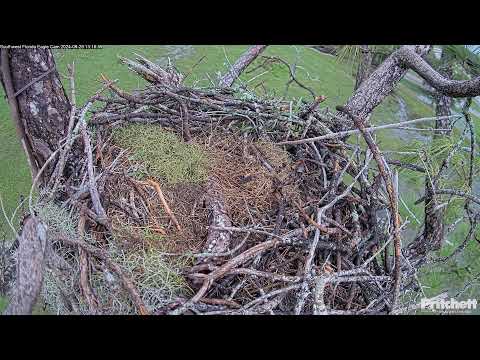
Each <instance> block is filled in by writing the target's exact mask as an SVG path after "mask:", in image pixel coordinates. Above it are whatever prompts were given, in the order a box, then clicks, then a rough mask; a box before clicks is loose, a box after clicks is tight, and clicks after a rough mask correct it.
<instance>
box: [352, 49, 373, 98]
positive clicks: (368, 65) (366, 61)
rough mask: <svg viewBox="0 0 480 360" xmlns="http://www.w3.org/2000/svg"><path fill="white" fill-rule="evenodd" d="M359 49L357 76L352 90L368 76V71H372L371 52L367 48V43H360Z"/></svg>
mask: <svg viewBox="0 0 480 360" xmlns="http://www.w3.org/2000/svg"><path fill="white" fill-rule="evenodd" d="M360 49H361V54H362V56H361V58H360V62H359V64H358V70H357V76H356V79H355V87H354V90H357V89H358V88H359V87H360V85H361V84H362V83H363V82H364V81H365V79H367V78H368V77H369V76H370V72H371V71H372V59H373V56H372V52H371V50H370V49H369V48H368V45H360Z"/></svg>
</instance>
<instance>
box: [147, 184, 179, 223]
mask: <svg viewBox="0 0 480 360" xmlns="http://www.w3.org/2000/svg"><path fill="white" fill-rule="evenodd" d="M147 184H148V185H150V186H152V187H153V188H155V190H156V191H157V194H158V198H159V199H160V201H161V202H162V205H163V208H164V209H165V211H166V213H167V214H168V216H170V219H172V222H173V224H174V225H175V227H176V228H177V230H178V231H182V228H181V227H180V224H179V223H178V220H177V218H176V217H175V215H174V214H173V212H172V210H171V209H170V207H169V206H168V203H167V200H165V196H163V192H162V189H161V188H160V184H158V183H157V182H155V181H153V180H150V179H149V180H147Z"/></svg>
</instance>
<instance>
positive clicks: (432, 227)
mask: <svg viewBox="0 0 480 360" xmlns="http://www.w3.org/2000/svg"><path fill="white" fill-rule="evenodd" d="M442 57H444V54H443V53H442ZM441 74H442V76H444V77H445V78H449V79H450V78H451V77H452V75H453V70H452V67H451V66H448V67H447V68H446V69H445V70H443V71H441ZM434 101H435V114H436V116H448V115H452V111H451V107H452V98H451V97H449V96H446V95H444V94H442V93H440V92H439V91H435V92H434ZM451 126H452V124H451V119H442V120H437V121H436V122H435V128H436V129H451ZM449 134H450V130H445V131H436V132H435V133H434V134H433V142H434V143H435V140H437V139H439V138H442V137H444V136H448V135H449ZM436 175H437V174H430V175H427V176H426V177H425V226H424V230H423V241H424V243H425V247H426V249H424V250H439V249H441V247H442V244H443V239H444V237H445V232H444V224H443V216H444V212H445V209H439V210H435V208H436V207H437V206H438V205H439V201H438V198H437V197H436V196H435V193H434V187H436V183H437V181H435V182H434V184H432V181H431V178H432V177H437V176H436Z"/></svg>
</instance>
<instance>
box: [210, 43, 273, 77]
mask: <svg viewBox="0 0 480 360" xmlns="http://www.w3.org/2000/svg"><path fill="white" fill-rule="evenodd" d="M266 47H267V45H254V46H252V47H250V48H249V49H248V50H247V51H245V53H243V54H242V56H240V58H239V59H238V60H237V61H236V62H235V64H233V65H232V66H231V68H230V70H229V71H228V73H226V74H225V75H224V76H223V77H222V78H221V79H220V81H219V86H220V87H230V86H232V85H233V83H234V82H235V80H237V78H238V77H239V76H240V75H241V74H242V72H243V71H244V70H245V69H246V68H247V67H248V65H250V64H251V63H252V62H253V60H255V59H256V58H257V57H258V55H260V54H261V53H262V52H263V51H264V50H265V48H266Z"/></svg>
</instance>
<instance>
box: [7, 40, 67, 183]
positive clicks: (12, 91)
mask: <svg viewBox="0 0 480 360" xmlns="http://www.w3.org/2000/svg"><path fill="white" fill-rule="evenodd" d="M2 54H3V56H2V58H3V59H6V60H5V61H8V64H5V63H4V62H3V61H2V63H3V64H2V78H3V79H4V80H5V79H7V78H9V77H10V78H11V84H10V85H11V87H10V88H9V84H7V83H6V82H4V84H3V85H4V87H5V88H6V89H5V92H6V94H7V96H8V101H9V104H10V108H11V110H12V116H13V117H14V121H15V120H16V119H15V116H14V112H15V111H16V110H17V111H16V112H17V113H18V121H19V124H18V126H19V127H20V128H23V131H24V136H23V137H21V138H20V140H24V141H25V142H26V144H27V146H26V147H27V149H30V150H29V151H31V154H30V155H29V157H30V158H31V159H32V161H33V162H34V164H32V167H33V168H35V169H38V168H41V167H42V165H43V164H44V163H45V161H46V160H47V159H48V158H49V157H50V155H51V154H52V152H53V151H55V150H56V149H57V148H58V146H59V142H60V141H61V140H62V139H64V138H65V136H66V134H67V127H68V120H69V116H70V110H71V107H70V102H69V100H68V98H67V96H66V94H65V91H64V88H63V86H62V83H61V81H60V76H59V74H58V71H57V70H56V68H55V60H54V58H53V54H52V52H51V50H49V49H36V48H29V49H2ZM4 65H8V67H6V66H4ZM7 69H8V70H9V73H5V71H8V70H7ZM15 108H16V109H15ZM27 155H28V151H27ZM53 168H54V164H52V165H49V167H48V168H47V170H46V172H45V177H44V179H45V178H46V179H48V178H49V177H50V175H51V172H52V170H53Z"/></svg>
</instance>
